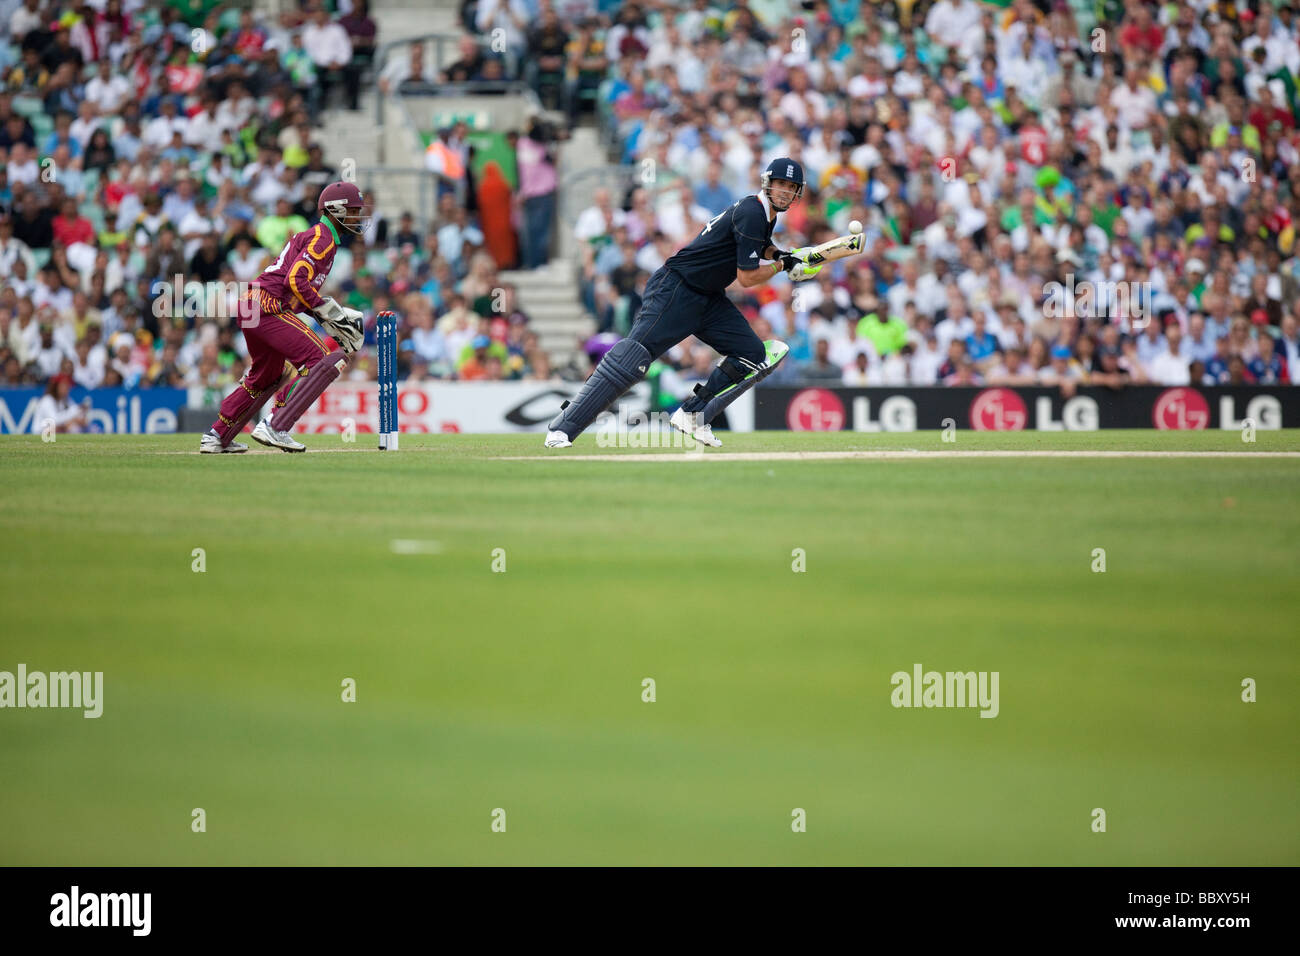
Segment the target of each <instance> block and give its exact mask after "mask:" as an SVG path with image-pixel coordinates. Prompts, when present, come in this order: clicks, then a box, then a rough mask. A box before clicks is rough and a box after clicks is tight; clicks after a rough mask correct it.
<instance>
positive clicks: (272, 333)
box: [212, 289, 330, 445]
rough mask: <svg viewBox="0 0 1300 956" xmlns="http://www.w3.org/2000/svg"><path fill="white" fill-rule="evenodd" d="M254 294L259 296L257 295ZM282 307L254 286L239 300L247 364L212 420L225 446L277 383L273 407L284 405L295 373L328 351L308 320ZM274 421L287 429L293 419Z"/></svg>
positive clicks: (303, 369) (313, 362) (240, 430)
mask: <svg viewBox="0 0 1300 956" xmlns="http://www.w3.org/2000/svg"><path fill="white" fill-rule="evenodd" d="M252 296H258V300H257V301H254V300H253V298H252ZM283 308H284V307H283V305H281V304H280V302H279V301H278V300H276V299H272V298H271V297H269V296H267V295H266V294H265V293H264V292H262V291H261V290H258V289H254V290H251V291H250V292H249V293H248V294H247V295H246V296H245V297H244V299H242V300H241V301H240V303H239V311H240V326H241V327H242V329H243V332H244V341H245V342H246V343H247V344H248V357H249V359H250V364H249V368H248V371H247V372H245V373H244V377H243V378H242V379H240V381H239V386H238V387H237V388H236V389H235V390H234V391H233V392H231V393H230V394H229V395H227V396H226V397H225V400H224V401H222V403H221V411H220V413H219V414H218V415H217V420H216V421H215V422H213V424H212V428H213V430H214V431H216V433H217V434H218V435H219V436H221V443H222V444H223V445H228V444H230V443H231V442H232V441H234V439H235V436H236V435H238V434H239V433H240V432H242V431H243V430H244V426H245V425H247V424H248V422H249V421H250V420H251V419H252V417H253V416H254V415H256V414H257V411H258V409H260V408H261V407H262V406H263V405H264V404H266V400H267V398H269V397H270V394H271V390H272V389H273V388H275V387H276V386H277V385H279V386H280V388H279V390H278V391H277V392H276V393H275V407H276V408H281V407H283V406H284V402H285V399H286V398H287V397H288V395H289V391H290V390H291V389H292V388H293V387H294V385H295V384H296V379H294V377H293V376H294V374H295V372H296V373H297V374H298V375H300V376H301V375H304V374H306V372H307V370H308V369H310V368H311V367H312V366H314V365H315V364H316V363H317V362H319V361H320V360H321V359H323V358H324V357H325V356H326V355H328V354H329V352H330V347H329V345H328V344H327V343H326V342H325V340H324V339H322V338H321V337H320V336H319V335H317V334H316V333H315V332H313V331H312V330H311V327H310V326H309V325H307V323H306V322H304V321H303V320H302V319H300V318H298V316H297V315H295V314H294V313H292V312H285V311H282V310H283ZM286 363H288V367H286ZM274 424H275V427H276V429H277V430H278V431H289V430H291V429H292V428H293V426H294V424H295V422H290V421H283V422H282V421H280V420H278V419H276V420H275V422H274Z"/></svg>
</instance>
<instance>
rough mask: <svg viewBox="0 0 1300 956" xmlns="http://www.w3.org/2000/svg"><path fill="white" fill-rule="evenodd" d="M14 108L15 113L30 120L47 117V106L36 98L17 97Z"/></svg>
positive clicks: (14, 99)
mask: <svg viewBox="0 0 1300 956" xmlns="http://www.w3.org/2000/svg"><path fill="white" fill-rule="evenodd" d="M12 106H13V109H14V112H15V113H17V114H18V115H19V116H25V117H27V118H28V119H32V118H33V117H36V116H44V115H45V104H44V103H42V102H41V100H40V99H39V98H38V97H35V96H15V97H14V98H13V101H12Z"/></svg>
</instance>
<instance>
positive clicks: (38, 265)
mask: <svg viewBox="0 0 1300 956" xmlns="http://www.w3.org/2000/svg"><path fill="white" fill-rule="evenodd" d="M341 6H342V10H341V11H340V10H335V11H333V12H331V11H330V10H329V9H327V8H326V7H325V6H323V5H321V3H319V2H318V0H307V2H304V3H302V4H301V5H300V7H299V9H297V10H293V11H288V12H285V13H284V14H282V15H280V16H279V18H278V19H275V20H265V19H261V18H258V17H256V16H254V14H253V13H251V12H250V11H248V10H243V11H240V10H236V9H233V8H231V7H229V6H227V5H223V4H219V3H216V2H213V0H203V2H199V3H191V2H189V0H183V2H182V0H168V2H166V3H161V4H160V3H145V2H143V0H89V2H78V0H0V278H3V286H2V287H0V386H3V387H14V386H24V385H28V386H29V385H45V386H46V390H47V394H48V395H49V396H51V397H57V396H58V393H59V392H60V391H61V390H62V391H64V392H66V391H67V389H68V388H70V387H72V386H74V385H75V386H82V387H85V388H95V387H101V386H102V387H124V388H150V387H155V386H173V387H201V388H203V389H206V390H207V393H206V394H205V403H207V404H216V403H217V402H218V401H219V400H220V397H221V395H223V394H224V393H225V392H227V391H228V390H229V389H230V388H231V387H232V386H233V385H234V383H235V382H237V381H238V379H239V377H240V376H241V375H242V374H243V371H244V369H245V366H246V362H247V355H248V353H247V348H246V346H245V344H244V340H243V335H242V334H241V332H240V329H239V327H238V322H237V320H236V319H234V318H233V315H234V311H235V309H234V303H235V300H236V299H237V297H238V295H239V291H240V290H239V283H247V282H251V281H252V280H254V279H255V278H256V277H257V275H258V274H259V273H260V272H261V271H262V270H263V269H264V268H266V267H267V266H268V265H270V264H271V263H272V262H273V261H274V260H275V257H276V255H277V254H278V253H279V251H280V250H281V249H282V248H283V246H284V243H285V242H286V240H287V239H288V237H289V236H291V235H292V234H293V233H294V232H295V231H297V230H301V229H305V228H307V226H308V225H309V223H310V222H314V221H315V219H316V217H317V213H316V198H317V195H318V194H319V192H320V189H321V188H322V187H323V186H324V185H326V184H328V183H329V182H331V181H334V180H337V179H339V178H340V175H339V170H338V169H336V168H334V167H332V166H330V165H329V164H328V163H327V162H326V161H325V159H324V153H323V151H322V148H321V144H320V142H319V128H320V127H319V121H320V116H321V111H322V110H324V109H326V108H328V107H330V106H331V105H333V106H337V107H340V108H344V109H355V108H356V107H357V105H358V97H359V94H360V91H361V89H362V86H363V85H364V83H365V82H366V78H367V76H369V75H370V72H369V71H370V68H371V59H372V57H373V55H374V51H375V44H376V40H377V31H376V27H375V24H374V21H373V20H372V19H371V18H370V17H369V16H368V10H367V4H366V0H353V2H351V3H347V0H344V2H343V3H342V5H341ZM460 148H461V149H464V147H463V146H461V147H460ZM486 179H487V177H485V180H486ZM441 200H442V201H441V203H440V206H439V210H438V216H437V220H436V221H435V222H433V223H431V224H430V227H429V228H428V229H427V230H426V231H420V230H418V229H417V228H416V227H415V225H414V222H413V218H412V217H411V216H410V215H404V216H392V215H391V214H390V215H389V216H387V217H385V216H383V215H381V216H377V217H376V219H375V221H374V222H373V223H372V225H371V228H370V229H369V231H368V232H367V233H366V235H365V236H364V237H363V238H364V241H356V242H353V243H351V247H350V248H348V249H344V250H341V251H340V253H339V255H338V258H337V261H336V264H335V268H334V271H333V273H332V275H331V286H332V287H334V288H337V289H339V290H340V293H341V294H340V295H339V299H340V301H346V303H347V304H349V305H350V306H353V307H355V308H358V309H361V310H363V311H364V312H365V313H366V315H367V322H368V325H369V330H368V333H367V340H368V345H367V347H366V348H364V349H363V350H362V354H361V361H359V362H355V363H353V365H352V368H351V369H350V374H351V375H352V376H354V377H359V378H373V377H374V376H375V372H376V367H375V361H374V356H373V319H374V314H375V312H376V311H378V310H382V309H385V308H396V309H399V310H400V311H401V313H402V314H403V316H404V320H405V321H404V327H403V334H402V342H401V346H400V347H401V353H400V365H401V370H402V373H403V375H405V376H407V377H411V378H415V379H419V378H424V377H440V378H457V379H466V380H470V379H511V378H522V377H537V378H546V377H549V375H550V374H551V370H550V366H549V363H548V362H547V358H546V355H545V353H543V352H542V351H541V349H540V348H539V347H538V340H537V336H536V334H535V332H534V331H533V330H532V329H530V328H529V323H528V316H527V314H526V313H524V312H523V311H522V310H521V309H520V308H519V307H518V304H517V302H516V298H515V290H514V289H513V288H512V287H510V286H509V285H508V284H505V283H503V282H501V281H500V279H499V276H498V269H499V267H505V266H508V265H511V264H512V262H510V261H501V262H500V263H498V261H497V260H496V259H495V258H494V255H495V254H499V253H498V250H499V248H500V244H499V243H497V242H496V241H495V240H496V238H497V237H496V235H494V234H491V231H490V230H489V234H488V235H486V236H485V234H484V231H483V230H481V229H480V227H479V224H478V223H477V221H476V217H475V216H471V215H470V213H469V212H468V210H467V209H466V208H465V205H464V204H460V205H458V204H457V203H456V202H455V201H454V200H453V197H452V196H451V195H444V196H442V197H441ZM519 204H520V205H521V206H522V204H523V199H522V198H521V199H519ZM507 228H510V227H509V226H507ZM197 284H202V285H201V286H200V285H197ZM61 401H62V402H63V405H64V413H61V416H60V417H61V420H62V419H64V418H66V421H67V423H68V426H69V427H70V428H75V427H76V421H77V412H76V409H74V408H71V407H66V396H64V399H62V400H61Z"/></svg>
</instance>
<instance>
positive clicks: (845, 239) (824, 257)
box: [804, 233, 862, 266]
mask: <svg viewBox="0 0 1300 956" xmlns="http://www.w3.org/2000/svg"><path fill="white" fill-rule="evenodd" d="M861 251H862V233H858V234H857V235H856V236H840V237H838V238H836V239H832V240H831V241H830V242H823V243H822V244H821V245H820V246H813V247H812V248H811V249H810V250H808V257H807V258H806V259H804V262H806V263H808V265H810V266H815V265H820V264H821V263H823V262H834V261H835V260H836V259H843V258H845V257H846V256H856V255H857V254H858V253H859V252H861Z"/></svg>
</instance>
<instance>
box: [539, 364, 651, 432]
mask: <svg viewBox="0 0 1300 956" xmlns="http://www.w3.org/2000/svg"><path fill="white" fill-rule="evenodd" d="M650 361H651V359H650V352H649V351H648V350H647V349H646V347H645V346H644V345H642V344H641V343H640V342H637V341H635V340H633V339H623V341H621V342H619V343H618V344H617V345H615V346H614V347H613V348H612V349H610V350H609V351H608V352H607V353H605V357H604V358H603V359H601V360H600V364H599V365H597V366H596V370H595V371H594V372H592V373H591V377H590V378H589V379H587V381H586V383H585V384H584V385H583V386H582V388H581V390H579V392H578V394H577V395H575V396H574V398H573V400H572V401H568V402H565V403H564V404H563V405H561V406H560V414H558V415H556V416H555V417H554V418H552V419H551V423H550V424H549V425H547V426H546V427H547V428H548V429H550V430H551V431H553V432H556V431H558V432H564V434H565V436H566V437H567V438H568V439H569V441H573V440H574V439H575V438H577V437H578V436H579V435H581V434H582V432H583V431H584V430H585V429H586V427H587V426H588V425H590V424H591V423H592V422H594V421H595V420H596V416H597V415H599V414H600V413H601V412H603V411H604V410H605V409H607V408H609V406H610V405H611V404H612V403H613V402H614V400H615V399H617V398H618V397H619V396H620V395H622V394H623V393H624V392H626V391H627V390H628V389H629V388H631V387H632V386H633V385H635V384H636V383H637V382H639V381H641V379H643V378H644V377H645V373H646V369H648V368H649V367H650Z"/></svg>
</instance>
